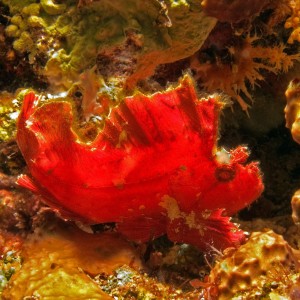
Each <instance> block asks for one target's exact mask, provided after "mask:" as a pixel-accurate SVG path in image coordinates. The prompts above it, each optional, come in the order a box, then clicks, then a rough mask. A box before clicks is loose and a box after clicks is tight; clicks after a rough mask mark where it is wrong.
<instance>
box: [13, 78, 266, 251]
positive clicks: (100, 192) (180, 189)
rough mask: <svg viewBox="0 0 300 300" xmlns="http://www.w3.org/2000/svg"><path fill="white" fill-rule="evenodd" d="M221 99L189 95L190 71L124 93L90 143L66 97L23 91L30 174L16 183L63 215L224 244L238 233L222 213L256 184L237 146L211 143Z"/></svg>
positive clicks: (251, 195)
mask: <svg viewBox="0 0 300 300" xmlns="http://www.w3.org/2000/svg"><path fill="white" fill-rule="evenodd" d="M223 107H224V103H222V101H220V99H219V98H218V97H208V98H203V99H198V96H197V91H196V89H195V86H194V82H193V79H192V78H191V76H190V75H185V76H184V77H183V78H181V79H180V82H179V84H178V85H177V86H170V87H169V88H167V89H166V90H164V91H162V92H157V93H154V94H152V95H145V94H143V93H141V92H137V93H135V94H134V95H133V96H128V97H125V98H124V99H123V100H122V101H121V103H120V104H119V105H118V106H116V107H114V108H112V109H111V111H110V114H109V116H108V117H107V119H106V120H105V124H104V127H103V129H101V130H100V131H99V133H98V135H97V136H96V138H95V139H94V140H93V141H89V142H86V141H83V140H82V139H81V138H80V136H79V135H78V134H77V133H76V126H74V122H76V118H74V116H73V109H72V104H71V102H70V101H67V100H66V99H63V98H62V99H55V100H51V101H49V102H46V103H41V101H40V97H38V96H36V95H35V93H34V92H30V93H28V94H27V95H26V96H25V97H24V100H23V106H22V109H21V112H20V115H19V118H18V122H17V143H18V145H19V148H20V150H21V152H22V154H23V157H24V159H25V161H26V163H27V166H28V170H29V173H28V174H22V175H20V176H19V178H18V180H17V183H18V184H19V185H20V186H22V187H25V188H27V189H29V190H31V191H33V192H35V193H37V194H40V195H41V196H42V197H43V198H44V201H45V202H46V203H47V204H48V205H49V206H50V207H52V208H53V209H56V210H58V211H59V212H60V213H61V215H62V216H63V217H65V218H67V219H70V220H80V221H82V222H84V223H86V224H100V223H108V222H114V223H116V228H117V230H118V231H119V232H120V233H122V234H123V235H125V236H126V237H127V238H128V239H130V240H133V241H136V242H146V241H149V240H151V239H154V238H157V237H159V236H162V235H164V234H167V236H168V238H169V239H170V240H172V241H174V242H177V243H187V244H192V245H194V246H196V247H198V248H199V249H201V250H205V249H210V247H215V248H217V249H225V248H226V247H231V246H236V245H239V244H240V243H242V242H243V240H244V239H245V233H244V232H243V231H242V230H241V229H239V228H238V226H237V225H236V224H234V223H232V222H231V220H230V216H232V215H234V214H235V213H236V212H238V211H239V210H241V209H243V208H245V207H247V206H249V205H250V204H251V203H252V202H253V201H255V200H256V199H257V198H258V197H259V196H260V194H261V193H262V191H263V188H264V186H263V182H262V174H261V171H260V169H259V164H258V162H250V163H247V160H248V156H249V151H248V149H247V147H246V146H238V147H237V148H236V149H232V150H230V151H228V152H227V151H224V150H223V149H222V148H221V147H219V146H218V143H217V142H218V122H219V115H220V111H221V110H222V108H223Z"/></svg>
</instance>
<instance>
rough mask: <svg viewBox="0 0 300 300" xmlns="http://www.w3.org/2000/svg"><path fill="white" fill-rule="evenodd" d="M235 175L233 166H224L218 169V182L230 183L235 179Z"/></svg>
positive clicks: (216, 174) (216, 172)
mask: <svg viewBox="0 0 300 300" xmlns="http://www.w3.org/2000/svg"><path fill="white" fill-rule="evenodd" d="M235 173H236V172H235V168H234V167H233V166H231V165H225V164H223V165H221V166H219V167H217V169H216V171H215V176H216V178H217V180H218V181H221V182H228V181H231V180H233V179H234V177H235Z"/></svg>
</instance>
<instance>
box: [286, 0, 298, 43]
mask: <svg viewBox="0 0 300 300" xmlns="http://www.w3.org/2000/svg"><path fill="white" fill-rule="evenodd" d="M289 6H290V7H291V9H292V15H291V16H290V17H289V18H288V19H287V20H286V22H285V28H293V31H292V33H291V35H290V37H289V39H288V43H289V44H292V43H294V41H298V42H300V1H299V0H290V1H289Z"/></svg>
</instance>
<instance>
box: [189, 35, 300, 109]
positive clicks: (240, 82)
mask: <svg viewBox="0 0 300 300" xmlns="http://www.w3.org/2000/svg"><path fill="white" fill-rule="evenodd" d="M257 42H259V38H258V37H257V36H253V37H251V36H247V37H246V38H245V39H244V40H243V43H242V44H241V45H238V46H231V47H229V48H228V50H229V54H230V56H231V63H224V62H223V61H221V59H219V58H218V57H216V61H215V62H206V63H204V64H202V63H200V62H199V60H198V59H197V57H196V55H194V56H193V57H192V60H191V68H192V69H193V70H194V71H195V72H196V78H198V79H200V80H201V81H202V84H203V86H204V88H205V89H206V90H207V91H208V92H215V91H216V90H221V91H223V92H225V93H226V94H227V95H229V96H230V97H232V98H233V99H235V100H237V101H238V102H239V104H240V105H241V107H242V109H243V110H247V108H248V106H249V105H248V104H247V103H246V102H245V100H244V99H243V97H242V96H241V93H242V94H244V95H245V96H246V97H247V98H249V99H250V100H252V97H251V95H250V93H249V90H248V87H247V84H249V85H250V87H251V88H254V86H255V85H257V81H260V80H264V77H263V75H262V74H261V70H266V71H269V72H273V73H275V74H277V73H279V72H281V71H283V72H286V71H287V70H288V69H289V68H290V67H292V66H293V61H294V60H299V59H300V55H299V54H295V55H288V54H287V53H285V52H284V49H285V47H284V45H282V44H281V45H278V46H274V47H272V48H271V47H263V46H260V45H256V44H257Z"/></svg>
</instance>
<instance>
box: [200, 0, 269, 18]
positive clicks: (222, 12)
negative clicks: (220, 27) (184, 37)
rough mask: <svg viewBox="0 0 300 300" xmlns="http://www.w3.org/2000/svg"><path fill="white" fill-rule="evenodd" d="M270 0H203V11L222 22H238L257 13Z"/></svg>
mask: <svg viewBox="0 0 300 300" xmlns="http://www.w3.org/2000/svg"><path fill="white" fill-rule="evenodd" d="M270 2H272V1H271V0H233V1H232V0H223V1H220V0H204V1H202V3H201V4H202V6H203V9H204V12H205V13H206V14H207V15H209V16H212V17H215V18H217V19H218V20H219V21H222V22H232V23H235V22H239V21H242V20H245V19H249V18H251V17H253V16H255V15H258V14H259V13H260V12H261V11H262V10H263V9H264V8H265V7H267V6H268V5H269V3H270Z"/></svg>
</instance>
